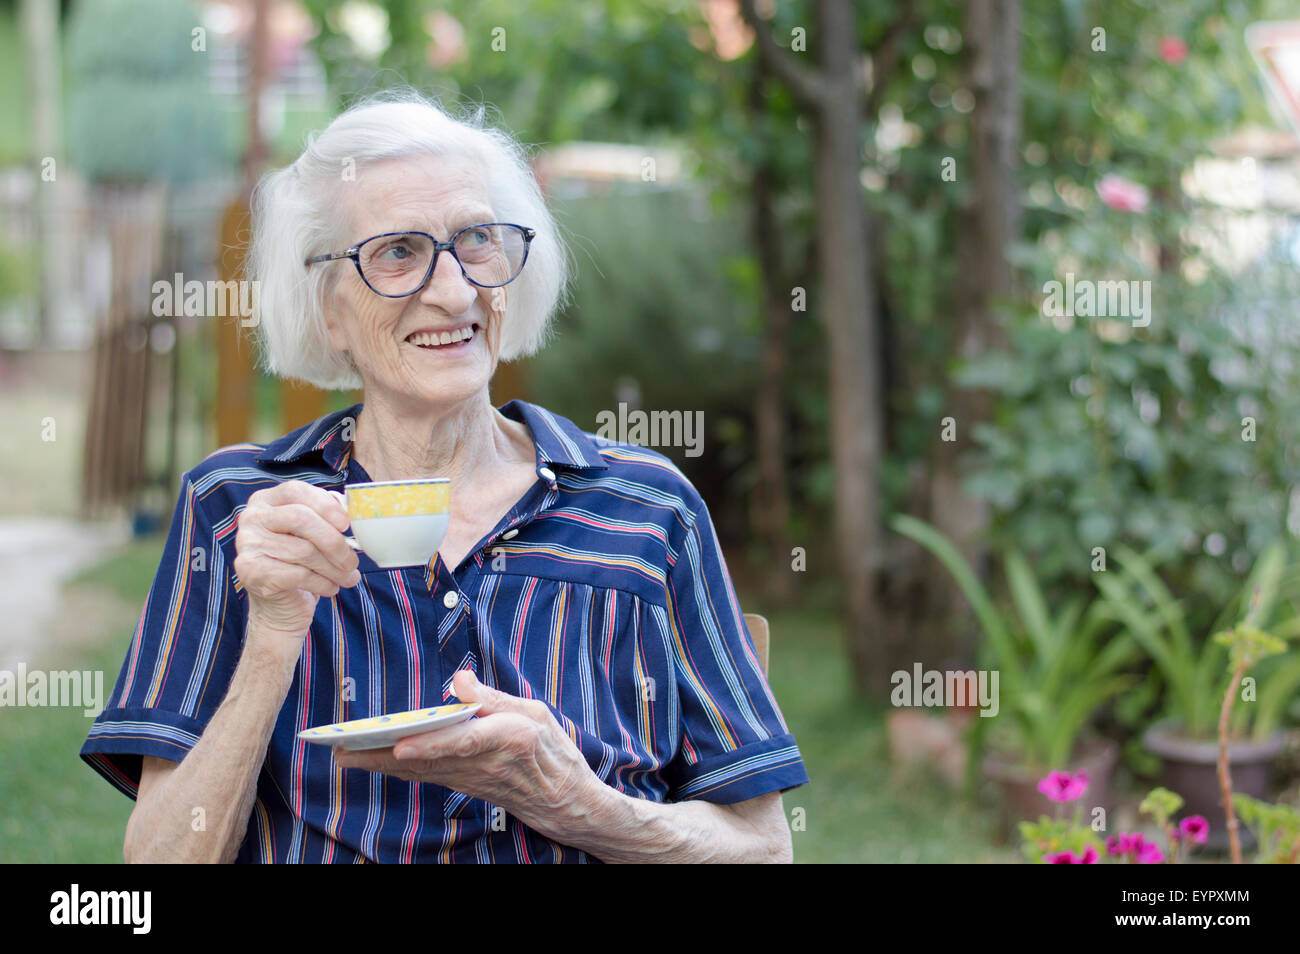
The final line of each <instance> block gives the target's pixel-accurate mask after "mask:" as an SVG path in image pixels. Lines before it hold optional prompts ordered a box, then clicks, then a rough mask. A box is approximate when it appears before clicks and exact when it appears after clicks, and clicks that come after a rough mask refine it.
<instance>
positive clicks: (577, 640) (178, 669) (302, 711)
mask: <svg viewBox="0 0 1300 954" xmlns="http://www.w3.org/2000/svg"><path fill="white" fill-rule="evenodd" d="M359 409H360V405H356V406H354V407H352V408H348V409H346V410H345V411H340V412H336V413H334V414H331V415H327V416H326V417H324V418H321V419H320V420H318V421H316V422H314V423H313V424H310V425H307V426H306V427H305V428H300V429H299V430H298V431H295V432H293V433H291V434H288V435H285V436H284V437H282V438H280V439H279V440H277V441H274V442H272V443H271V444H269V445H267V446H266V447H262V446H260V445H256V444H242V445H237V446H235V447H229V448H224V449H223V450H221V451H219V452H217V453H215V454H212V455H210V456H209V457H208V458H206V459H205V460H204V461H203V462H202V463H201V464H200V465H199V466H198V467H196V468H194V469H193V470H192V471H190V472H189V473H187V474H186V476H185V481H184V488H183V490H182V493H181V496H180V499H179V501H178V506H177V508H176V511H175V514H174V516H173V522H172V526H171V530H170V533H169V535H168V540H167V545H166V548H165V551H164V556H163V559H162V562H161V564H160V566H159V569H158V574H157V576H156V578H155V581H154V584H153V587H152V588H151V590H150V593H149V595H148V597H147V600H146V603H145V607H144V610H143V612H142V613H141V617H140V623H139V626H138V627H137V630H136V633H135V636H134V638H133V640H132V643H131V647H130V649H129V651H128V653H127V656H126V659H125V660H124V663H123V667H122V672H121V674H120V675H119V677H118V682H117V685H116V686H115V688H114V692H113V695H112V697H111V698H110V699H109V702H108V705H107V706H106V708H105V710H104V712H103V713H102V714H101V715H100V716H99V718H98V719H97V720H96V722H95V724H94V726H93V727H92V729H91V731H90V733H89V736H88V737H87V739H86V742H85V745H84V746H83V748H82V757H83V758H84V759H85V760H86V761H87V763H89V764H90V765H91V766H92V767H94V768H95V769H96V770H97V771H98V772H100V774H102V775H104V776H105V778H107V779H108V780H109V781H110V782H111V783H112V784H114V785H115V786H117V787H118V788H119V789H121V790H122V791H123V792H125V793H126V794H128V795H130V796H132V797H134V795H135V788H136V786H137V784H138V779H139V771H140V764H141V757H142V756H144V755H153V756H159V757H162V758H167V759H171V760H173V761H178V760H180V759H182V758H184V756H185V754H186V753H187V752H188V751H189V750H190V749H191V748H192V747H193V746H194V745H195V744H197V742H198V739H199V737H200V735H201V733H202V731H203V728H204V726H206V725H207V723H208V721H209V720H210V719H211V717H212V715H213V713H214V712H215V711H216V709H217V707H218V706H219V705H220V704H221V703H222V701H223V700H224V697H225V693H226V688H227V686H228V685H229V681H230V678H231V677H232V676H233V674H234V671H235V669H236V667H237V666H238V663H239V653H240V651H241V649H242V645H243V626H244V623H245V620H246V618H247V596H246V594H245V593H244V592H243V587H242V584H241V583H240V581H239V580H238V578H237V576H236V574H235V573H234V570H233V562H234V555H235V554H234V539H235V531H236V529H237V526H238V517H239V514H240V512H241V511H242V510H243V507H244V506H245V505H246V503H247V500H248V498H249V497H250V496H251V495H252V494H253V493H255V492H256V491H257V490H259V489H262V488H264V487H269V486H272V485H274V484H275V483H276V482H278V481H283V480H306V481H309V482H311V483H313V484H316V485H318V486H321V487H325V488H327V489H332V490H339V489H342V487H343V486H344V485H345V484H346V483H348V482H356V481H362V480H367V479H368V476H367V475H366V474H365V472H364V470H363V469H362V468H361V467H360V465H359V464H358V463H357V462H356V461H353V460H352V457H351V444H350V441H349V440H347V439H345V436H344V435H345V434H346V433H348V432H349V431H348V428H347V423H348V422H347V418H349V417H352V418H353V420H355V414H356V413H357V411H359ZM501 412H502V413H503V414H504V415H506V416H508V417H510V418H512V419H514V420H519V421H522V422H523V423H525V424H527V425H528V427H529V429H530V431H531V432H532V434H533V438H534V443H535V445H536V449H537V461H538V470H539V475H538V479H537V482H536V483H535V484H534V486H533V487H532V488H531V489H530V490H529V491H528V492H527V493H526V494H525V495H524V497H523V498H522V499H521V500H520V501H519V502H518V503H517V504H516V505H515V507H513V508H512V509H511V510H510V511H509V512H508V514H507V515H506V516H505V517H503V518H502V520H501V521H500V523H499V524H498V526H497V527H495V528H494V529H493V531H492V533H490V534H489V535H488V536H487V537H485V538H484V539H483V540H482V541H481V542H480V544H479V546H478V547H477V548H476V549H475V551H474V552H473V553H471V558H470V559H467V560H465V561H463V562H462V564H461V565H460V566H459V567H457V568H456V569H455V572H454V573H453V572H452V570H451V569H449V568H448V567H447V566H446V565H445V564H443V563H442V561H441V560H437V561H435V562H434V564H433V565H432V566H431V567H427V568H425V567H418V568H411V569H402V570H386V569H382V568H379V567H376V566H374V565H373V564H372V563H369V561H368V560H367V559H366V558H364V556H363V558H362V582H361V584H360V585H358V586H357V587H354V588H351V589H347V590H344V591H342V592H340V593H339V595H338V596H336V597H334V598H333V599H329V600H321V601H320V602H319V603H318V605H317V611H316V618H315V620H314V622H313V625H312V628H311V632H310V634H309V635H308V637H307V639H306V640H305V641H304V646H303V651H302V656H301V657H300V659H299V665H298V668H297V671H296V675H295V678H294V680H293V684H292V686H291V687H290V689H289V694H288V697H287V698H286V700H285V704H284V707H283V708H282V710H281V712H280V715H279V719H278V721H277V723H276V726H275V730H274V733H273V735H272V738H271V743H270V745H269V746H268V749H267V755H266V760H265V763H264V764H263V765H262V766H260V771H259V775H258V783H257V784H258V797H257V799H256V802H255V804H254V808H253V813H252V817H251V818H250V823H249V826H248V831H247V834H246V836H245V840H244V844H243V846H242V848H241V851H240V855H239V860H241V861H258V862H274V861H307V862H342V863H361V862H366V861H393V862H429V861H433V862H438V861H442V862H454V861H480V862H484V861H514V862H533V861H544V862H578V863H581V862H586V861H593V860H596V859H594V858H591V857H589V856H588V855H586V854H585V853H584V852H581V851H577V850H575V849H572V848H567V847H565V846H561V845H557V844H554V843H552V842H550V841H548V840H547V839H545V838H543V837H541V836H540V835H539V834H538V833H537V832H535V831H532V830H531V829H529V828H527V827H525V826H523V825H522V824H520V823H519V822H518V821H517V820H516V819H514V818H511V817H509V816H508V815H503V814H502V812H501V811H500V810H499V809H498V808H497V806H493V805H489V804H488V803H486V802H484V801H481V800H479V799H475V798H472V797H469V796H466V795H464V794H462V793H457V792H452V791H448V790H446V789H443V788H440V787H439V786H436V785H431V784H419V783H413V782H407V781H404V780H402V779H397V778H393V777H386V776H380V775H375V774H372V773H367V772H360V771H357V770H346V771H345V770H342V769H340V768H338V766H337V765H336V764H335V763H334V761H333V758H332V754H331V752H330V750H329V749H324V748H320V747H317V746H310V745H305V744H304V743H302V742H300V741H299V740H298V739H297V738H296V737H295V734H296V732H297V731H298V730H300V729H302V728H306V727H309V726H312V725H320V724H324V723H328V722H335V721H340V720H342V719H349V718H361V717H363V716H367V715H378V714H381V713H384V712H393V711H399V710H402V709H411V708H419V707H422V706H426V705H436V704H440V703H442V702H444V701H445V700H446V699H447V698H448V694H449V692H450V691H451V676H452V674H453V672H455V670H456V669H457V668H461V667H469V668H473V669H475V670H476V672H477V675H478V677H479V679H480V680H482V681H483V682H484V683H485V684H488V685H494V686H496V687H498V688H500V689H502V690H503V691H505V692H509V693H512V694H514V695H518V696H522V697H526V698H536V699H540V700H542V701H543V702H545V703H546V704H547V705H548V706H549V707H550V709H551V710H552V712H553V713H554V714H555V716H556V718H557V720H558V721H559V724H560V725H561V727H562V728H563V730H564V731H565V733H566V734H567V735H568V736H569V737H570V738H571V739H572V740H573V741H574V743H575V744H576V745H577V746H578V748H579V749H580V750H581V752H582V753H583V755H584V756H585V758H586V760H587V762H588V764H589V765H590V767H591V769H592V771H593V772H594V773H595V774H596V775H597V777H599V778H600V779H602V780H603V781H604V782H605V783H606V784H608V785H610V786H611V787H613V788H614V789H616V790H618V791H620V792H623V793H625V794H627V795H629V796H631V797H636V798H647V799H652V800H655V801H677V800H683V799H689V798H703V799H707V800H711V801H716V802H721V803H728V802H735V801H742V800H745V799H748V798H754V797H757V796H759V795H763V794H766V793H768V792H773V791H780V790H783V789H786V788H790V787H793V786H795V785H800V784H802V783H804V782H805V781H807V774H806V772H805V771H804V768H803V763H802V761H801V759H800V756H799V751H798V747H797V745H796V744H795V741H794V738H793V737H792V736H791V735H790V733H789V730H788V728H787V727H786V725H785V722H784V720H783V718H782V716H781V713H780V710H779V708H778V707H777V705H776V701H775V699H774V698H773V696H772V692H771V689H770V688H769V686H768V684H767V680H766V678H765V677H764V674H763V672H762V669H761V667H760V665H759V663H758V659H757V656H756V654H755V653H754V650H753V646H752V643H751V641H750V639H749V637H748V634H747V631H746V630H745V627H744V622H743V617H742V615H741V612H740V606H739V603H738V601H737V600H736V597H735V592H734V590H733V588H732V586H731V581H730V579H729V577H728V575H727V570H726V563H725V561H724V559H723V557H722V552H721V548H720V547H719V546H718V542H717V537H716V534H715V533H714V530H713V526H712V523H711V521H710V519H709V516H708V508H707V507H706V506H705V504H704V502H703V501H702V500H701V499H700V497H699V495H698V493H696V491H695V489H694V488H693V487H692V486H691V485H690V483H689V482H688V481H687V480H686V478H685V477H684V476H683V475H682V474H681V472H680V471H679V470H678V469H677V468H676V467H675V466H674V465H673V464H672V463H671V462H670V461H669V460H668V459H667V458H665V457H663V456H662V455H660V454H658V453H657V452H655V451H652V450H647V449H645V448H641V447H634V446H630V445H610V444H603V445H601V446H598V445H597V443H596V441H595V440H594V439H593V437H592V435H590V434H586V433H584V432H583V431H581V430H580V429H579V428H578V427H576V426H575V425H574V424H573V423H572V422H571V421H568V420H567V419H565V418H563V417H560V416H558V415H555V414H553V413H551V412H549V411H546V410H544V409H542V408H539V407H536V406H534V405H531V404H527V403H524V402H520V401H513V402H511V403H510V404H508V405H506V406H505V407H503V408H502V409H501ZM544 467H545V468H550V471H551V472H552V473H553V474H554V477H553V478H552V477H551V476H550V474H549V473H546V472H543V471H542V468H544ZM507 534H508V536H507ZM198 551H202V554H203V555H204V556H205V557H206V560H204V559H196V554H197V553H198ZM452 592H454V593H455V594H456V599H455V600H450V599H448V598H447V597H448V594H449V593H452ZM448 603H450V604H451V605H450V606H449V605H448Z"/></svg>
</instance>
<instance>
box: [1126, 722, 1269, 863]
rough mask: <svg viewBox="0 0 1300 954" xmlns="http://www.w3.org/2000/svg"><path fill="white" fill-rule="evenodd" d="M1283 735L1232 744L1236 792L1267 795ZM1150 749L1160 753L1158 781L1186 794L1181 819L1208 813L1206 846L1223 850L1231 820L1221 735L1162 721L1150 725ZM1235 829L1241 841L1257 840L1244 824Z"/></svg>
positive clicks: (1144, 741)
mask: <svg viewBox="0 0 1300 954" xmlns="http://www.w3.org/2000/svg"><path fill="white" fill-rule="evenodd" d="M1284 742H1285V740H1284V738H1283V736H1282V733H1280V732H1274V733H1273V734H1272V735H1270V736H1269V737H1268V738H1266V739H1263V740H1260V741H1255V740H1253V739H1239V740H1236V741H1229V742H1228V767H1229V769H1230V770H1231V772H1232V790H1233V792H1234V793H1241V794H1243V795H1252V796H1254V797H1255V798H1265V797H1266V796H1267V794H1268V777H1269V772H1270V770H1271V769H1272V767H1273V762H1274V761H1275V760H1276V759H1277V757H1278V755H1279V754H1280V753H1281V751H1282V748H1283V745H1284ZM1142 744H1143V745H1145V746H1146V748H1147V750H1148V751H1149V752H1151V753H1153V754H1155V755H1158V756H1160V758H1161V760H1162V761H1163V763H1164V767H1163V769H1162V771H1161V775H1160V784H1162V785H1163V786H1164V787H1165V788H1167V789H1169V790H1170V791H1174V792H1177V793H1178V794H1179V795H1181V796H1182V797H1183V802H1184V805H1183V808H1182V810H1181V811H1180V812H1179V813H1178V816H1179V817H1180V818H1182V817H1185V816H1187V815H1204V816H1205V818H1206V820H1207V821H1209V823H1210V835H1209V839H1208V840H1207V841H1206V843H1205V846H1206V847H1207V848H1213V849H1216V850H1224V849H1226V848H1227V847H1228V828H1227V825H1228V819H1227V816H1226V814H1225V813H1224V810H1223V794H1222V792H1221V791H1220V789H1219V774H1218V772H1219V742H1218V740H1217V739H1214V740H1211V739H1193V738H1188V737H1187V736H1184V735H1180V734H1179V732H1178V723H1177V721H1176V720H1174V719H1164V720H1162V721H1160V722H1157V723H1156V724H1155V725H1153V726H1151V728H1149V729H1147V731H1146V734H1145V735H1143V737H1142ZM1237 832H1238V834H1239V835H1240V836H1241V842H1242V844H1243V845H1249V844H1253V843H1254V840H1255V839H1254V836H1253V835H1251V833H1250V830H1249V829H1248V828H1246V826H1245V825H1241V824H1238V826H1237Z"/></svg>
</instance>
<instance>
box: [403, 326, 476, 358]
mask: <svg viewBox="0 0 1300 954" xmlns="http://www.w3.org/2000/svg"><path fill="white" fill-rule="evenodd" d="M478 332H479V327H478V325H477V324H474V325H470V326H469V327H468V328H458V329H457V330H455V331H443V332H441V333H439V332H433V331H417V332H416V333H415V334H412V335H407V336H406V342H407V344H413V345H415V346H416V347H417V348H420V349H421V350H423V351H452V350H455V349H457V348H463V347H467V346H468V345H469V343H470V342H471V341H473V340H474V336H475V335H477V334H478Z"/></svg>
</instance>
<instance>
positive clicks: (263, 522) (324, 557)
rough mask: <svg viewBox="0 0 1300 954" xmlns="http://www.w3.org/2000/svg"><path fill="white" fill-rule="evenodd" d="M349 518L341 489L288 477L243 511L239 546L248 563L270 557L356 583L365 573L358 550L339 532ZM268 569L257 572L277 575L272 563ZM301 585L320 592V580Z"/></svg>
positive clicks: (340, 583)
mask: <svg viewBox="0 0 1300 954" xmlns="http://www.w3.org/2000/svg"><path fill="white" fill-rule="evenodd" d="M347 524H348V517H347V511H346V509H345V508H344V506H343V504H342V502H341V495H339V494H337V493H333V492H331V491H327V490H322V489H321V488H319V487H313V486H312V485H311V484H308V483H305V482H304V481H285V482H284V483H281V484H277V485H276V486H274V487H270V488H267V489H266V490H260V491H258V492H257V493H255V494H253V496H252V497H250V498H249V502H248V505H247V506H246V507H245V508H244V510H243V511H242V512H241V513H240V515H239V530H238V534H237V536H236V541H235V546H236V550H237V551H238V552H239V553H240V555H241V556H242V557H246V559H245V560H244V562H245V563H248V562H250V561H254V562H260V560H259V559H258V558H266V559H268V560H269V561H271V562H272V563H279V564H289V565H293V566H297V567H301V568H303V569H305V570H308V571H310V573H311V574H314V575H315V576H319V577H322V578H323V579H324V580H327V581H329V582H330V583H332V584H334V585H335V587H342V586H355V585H356V584H357V583H359V582H360V580H361V575H360V573H359V572H358V570H357V567H358V561H357V555H356V553H355V552H354V551H353V549H352V548H351V547H349V546H348V544H347V540H346V539H345V538H344V536H343V534H342V532H341V531H342V530H343V529H344V528H346V527H347ZM264 569H265V573H263V574H258V575H265V576H267V577H268V578H269V577H271V576H272V575H273V573H272V568H264ZM281 575H283V574H281ZM307 579H310V577H308V578H307ZM300 585H301V587H302V588H303V589H308V590H310V591H311V592H317V589H318V587H319V581H313V582H312V583H310V584H300ZM335 592H337V589H336V590H335Z"/></svg>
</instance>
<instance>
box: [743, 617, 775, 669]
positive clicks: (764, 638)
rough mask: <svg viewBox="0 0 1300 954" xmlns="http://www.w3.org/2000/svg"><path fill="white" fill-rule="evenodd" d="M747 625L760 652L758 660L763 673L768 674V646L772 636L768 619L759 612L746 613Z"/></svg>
mask: <svg viewBox="0 0 1300 954" xmlns="http://www.w3.org/2000/svg"><path fill="white" fill-rule="evenodd" d="M745 625H746V626H748V627H749V635H750V637H751V638H752V639H753V640H754V651H755V652H757V653H758V661H759V663H761V664H762V666H763V674H764V675H766V674H767V646H768V640H769V636H770V633H769V632H768V626H767V619H766V618H765V617H763V616H759V615H758V614H757V613H746V614H745Z"/></svg>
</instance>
